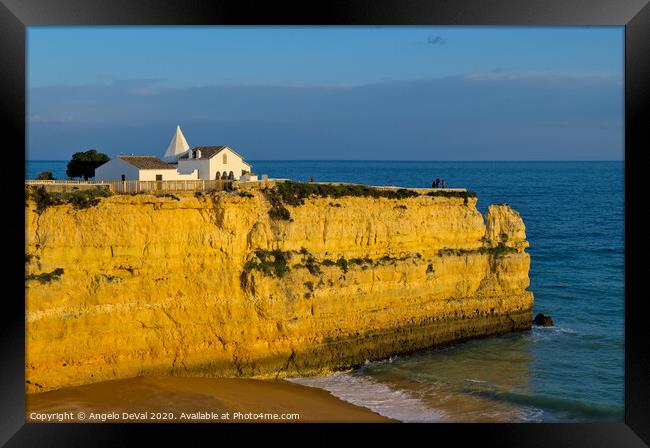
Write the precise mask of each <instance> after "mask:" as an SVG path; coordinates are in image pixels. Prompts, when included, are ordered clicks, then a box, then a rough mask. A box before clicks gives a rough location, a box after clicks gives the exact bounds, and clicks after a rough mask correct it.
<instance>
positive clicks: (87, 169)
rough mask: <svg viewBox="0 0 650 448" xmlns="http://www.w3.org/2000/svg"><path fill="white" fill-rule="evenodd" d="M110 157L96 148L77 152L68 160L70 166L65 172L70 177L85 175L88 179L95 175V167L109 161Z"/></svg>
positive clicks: (85, 178)
mask: <svg viewBox="0 0 650 448" xmlns="http://www.w3.org/2000/svg"><path fill="white" fill-rule="evenodd" d="M109 160H110V158H109V157H108V156H107V155H106V154H104V153H102V152H97V151H95V150H94V149H90V150H88V151H85V152H75V153H74V154H72V160H70V161H69V162H68V168H67V169H66V170H65V173H66V174H67V175H68V177H83V178H84V180H88V178H89V177H95V168H97V167H98V166H100V165H103V164H104V163H106V162H108V161H109Z"/></svg>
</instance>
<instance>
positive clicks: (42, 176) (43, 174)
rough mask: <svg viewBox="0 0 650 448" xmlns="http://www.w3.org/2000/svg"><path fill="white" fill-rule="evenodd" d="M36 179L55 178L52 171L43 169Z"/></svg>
mask: <svg viewBox="0 0 650 448" xmlns="http://www.w3.org/2000/svg"><path fill="white" fill-rule="evenodd" d="M36 180H54V176H53V175H52V171H42V172H40V173H38V176H36Z"/></svg>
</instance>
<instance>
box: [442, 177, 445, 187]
mask: <svg viewBox="0 0 650 448" xmlns="http://www.w3.org/2000/svg"><path fill="white" fill-rule="evenodd" d="M442 188H445V180H444V179H442Z"/></svg>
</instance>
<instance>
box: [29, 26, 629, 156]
mask: <svg viewBox="0 0 650 448" xmlns="http://www.w3.org/2000/svg"><path fill="white" fill-rule="evenodd" d="M623 40H624V34H623V28H622V27H451V26H450V27H30V28H29V29H28V44H27V46H28V66H27V76H28V79H27V82H28V113H27V115H28V116H27V120H28V121H27V123H28V158H29V159H32V160H36V159H41V160H42V159H68V158H69V157H70V155H71V154H72V153H73V152H76V151H79V150H84V149H88V148H96V149H98V150H100V151H103V152H106V153H108V154H109V155H110V156H114V155H116V154H118V153H120V152H126V153H135V154H159V153H160V154H162V152H163V151H164V149H165V147H166V145H167V143H168V141H169V139H170V138H171V135H172V133H173V131H174V128H175V125H176V123H180V124H181V127H182V128H183V130H184V132H185V135H186V137H187V139H188V142H189V143H190V145H192V146H199V145H220V144H226V145H229V146H232V147H233V148H235V149H236V150H238V151H239V152H241V153H243V154H244V155H245V156H246V157H247V158H249V159H252V160H255V159H257V160H260V159H277V160H283V159H285V160H286V159H339V160H340V159H358V160H368V159H372V160H621V159H622V158H623V68H624V65H623V64H624V61H623V51H624V46H623V45H624V43H623Z"/></svg>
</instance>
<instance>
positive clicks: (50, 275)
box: [25, 268, 63, 284]
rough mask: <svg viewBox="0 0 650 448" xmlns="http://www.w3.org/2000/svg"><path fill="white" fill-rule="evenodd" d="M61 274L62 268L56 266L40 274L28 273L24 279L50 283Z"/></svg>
mask: <svg viewBox="0 0 650 448" xmlns="http://www.w3.org/2000/svg"><path fill="white" fill-rule="evenodd" d="M62 275H63V268H56V269H55V270H53V271H52V272H44V273H42V274H29V275H26V276H25V281H27V280H38V282H39V283H41V284H43V283H50V282H51V281H54V280H59V278H61V276H62Z"/></svg>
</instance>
